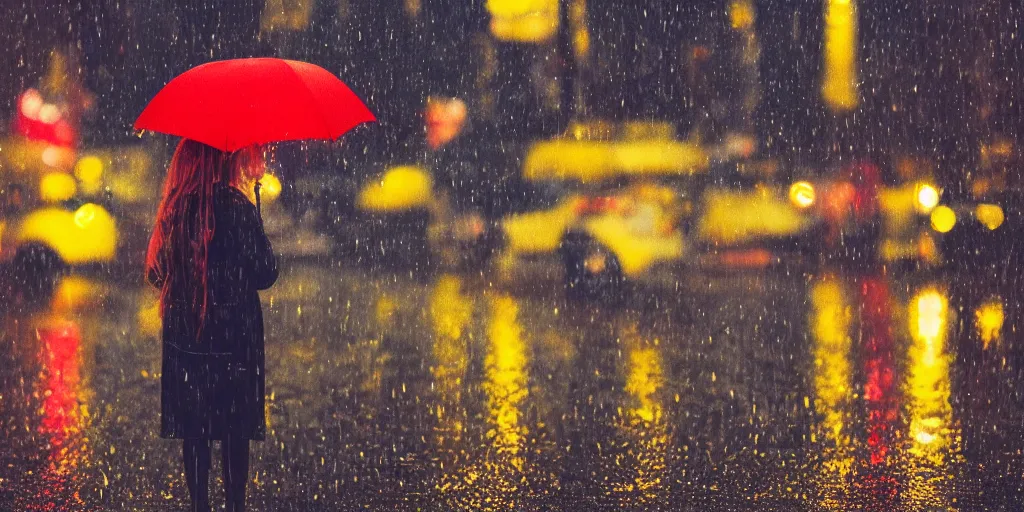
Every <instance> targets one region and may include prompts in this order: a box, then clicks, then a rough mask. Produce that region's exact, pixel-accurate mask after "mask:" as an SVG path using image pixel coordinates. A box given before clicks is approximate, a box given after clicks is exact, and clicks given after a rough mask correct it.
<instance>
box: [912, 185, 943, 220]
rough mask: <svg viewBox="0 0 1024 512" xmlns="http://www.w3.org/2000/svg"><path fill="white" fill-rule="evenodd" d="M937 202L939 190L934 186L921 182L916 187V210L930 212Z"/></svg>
mask: <svg viewBox="0 0 1024 512" xmlns="http://www.w3.org/2000/svg"><path fill="white" fill-rule="evenodd" d="M938 204H939V191H938V190H936V189H935V187H933V186H931V185H928V184H922V185H918V187H917V211H919V212H921V213H928V212H931V211H932V210H933V209H934V208H935V207H936V206H938Z"/></svg>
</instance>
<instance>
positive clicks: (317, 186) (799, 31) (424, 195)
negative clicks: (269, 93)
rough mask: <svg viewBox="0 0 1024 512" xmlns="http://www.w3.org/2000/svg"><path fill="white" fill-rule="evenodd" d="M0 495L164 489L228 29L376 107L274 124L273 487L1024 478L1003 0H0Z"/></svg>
mask: <svg viewBox="0 0 1024 512" xmlns="http://www.w3.org/2000/svg"><path fill="white" fill-rule="evenodd" d="M0 9H2V13H3V16H0V43H2V44H0V47H3V48H4V49H5V51H4V52H3V54H2V55H0V187H2V188H0V317H2V323H0V326H2V330H0V359H2V361H0V438H2V439H3V441H2V442H0V509H4V510H6V509H12V510H22V509H27V510H80V509H81V510H120V509H125V510H165V509H166V510H171V509H175V508H176V507H177V508H180V507H181V506H182V505H183V503H184V501H183V500H185V499H186V498H187V491H186V490H185V488H184V482H183V480H182V477H181V475H180V468H179V466H178V461H177V451H176V449H177V448H176V446H171V445H169V444H168V443H166V442H163V441H161V440H160V439H159V438H157V436H156V433H157V429H156V425H157V423H156V422H157V412H156V411H157V409H156V403H157V402H156V401H157V400H158V399H159V393H158V389H159V388H158V383H159V372H160V365H159V342H158V339H159V338H158V335H159V327H160V319H159V315H158V313H157V292H156V291H155V290H152V289H149V288H148V287H147V286H146V285H145V284H144V283H143V281H142V261H143V259H144V258H143V254H144V250H145V244H146V241H147V237H148V236H149V232H150V231H149V230H150V228H151V226H152V221H153V217H154V214H155V210H156V202H157V200H158V199H159V193H160V186H161V183H162V179H163V175H164V170H165V168H166V165H167V163H168V160H169V157H170V154H171V151H172V149H173V147H174V144H175V143H176V140H174V139H173V138H172V137H168V136H164V135H159V134H149V133H145V134H139V133H135V132H133V130H132V128H131V127H132V124H133V122H134V120H135V118H136V116H138V114H139V113H140V112H141V111H142V109H143V108H144V106H145V105H146V103H147V102H148V101H149V99H151V98H152V97H153V96H154V95H155V94H156V92H157V91H159V90H160V88H161V87H163V86H164V85H165V84H166V83H167V82H168V81H170V80H171V79H172V78H173V77H174V76H177V75H178V74H180V73H182V72H184V71H185V70H187V69H189V68H191V67H194V66H196V65H199V64H202V63H205V62H209V61H211V60H219V59H227V58H238V57H249V56H276V57H282V58H288V59H297V60H303V61H308V62H312V63H315V64H317V65H320V66H323V67H324V68H326V69H328V70H329V71H331V72H333V73H336V74H337V75H338V76H339V77H341V78H342V80H344V81H345V82H346V83H347V84H349V85H350V86H351V87H352V89H353V90H354V91H355V92H356V93H357V94H358V95H359V96H360V97H361V98H363V99H364V100H365V102H366V103H367V105H369V107H370V108H371V110H373V111H374V113H375V114H376V115H377V117H378V120H379V122H378V123H375V124H371V125H365V126H361V127H358V128H357V129H356V130H354V131H353V132H352V133H350V134H348V135H346V136H345V137H343V138H342V139H341V140H340V141H334V142H325V141H309V142H302V143H299V142H295V143H282V144H278V145H275V146H274V147H273V148H271V149H272V151H268V157H269V158H268V175H267V176H266V177H265V178H264V181H263V190H264V196H265V201H266V205H265V208H264V218H265V226H266V229H267V231H268V233H269V235H270V237H271V240H272V241H273V243H274V247H275V249H276V251H277V252H278V253H279V255H280V258H281V265H282V278H281V281H280V282H279V283H278V285H277V286H275V287H274V288H272V289H271V290H269V291H267V292H266V293H265V294H264V295H263V300H264V307H265V308H266V310H267V326H268V327H267V329H268V330H267V333H268V334H267V347H268V362H269V363H268V393H269V396H268V411H267V414H268V418H269V424H270V425H271V426H272V428H271V432H270V433H269V434H268V440H267V442H265V443H263V444H262V445H261V446H260V447H259V448H257V449H256V451H254V463H253V475H252V476H253V479H254V480H253V485H251V486H250V487H251V491H250V493H251V496H252V497H253V498H252V499H253V503H254V508H255V509H256V510H339V509H343V510H347V509H354V508H362V507H369V508H378V509H388V510H390V509H396V508H398V509H408V510H414V509H428V510H447V509H452V510H482V509H501V510H509V509H513V510H602V509H607V508H609V507H616V508H624V509H627V510H632V509H635V510H691V509H694V510H696V509H711V510H852V509H871V510H892V509H911V510H937V509H943V510H946V509H962V510H1014V509H1016V507H1017V505H1016V501H1015V496H1017V495H1019V494H1020V493H1021V492H1024V490H1022V485H1024V484H1022V482H1024V457H1022V456H1021V449H1024V446H1021V441H1020V439H1021V422H1020V421H1019V418H1020V417H1021V416H1020V415H1021V413H1022V412H1024V397H1022V396H1021V395H1020V392H1019V388H1020V387H1021V384H1022V383H1024V380H1022V377H1021V374H1020V368H1022V365H1024V359H1022V355H1024V353H1021V352H1019V351H1016V346H1017V344H1016V338H1017V336H1018V335H1017V332H1018V327H1019V325H1018V324H1019V322H1020V318H1021V302H1020V295H1021V292H1020V284H1021V283H1020V281H1019V280H1018V277H1017V276H1018V273H1019V271H1020V269H1021V268H1022V267H1021V263H1022V259H1024V253H1022V252H1021V244H1020V243H1018V241H1019V240H1022V239H1024V238H1022V235H1024V217H1022V215H1024V183H1022V182H1021V177H1020V176H1021V171H1022V166H1024V158H1022V155H1021V137H1022V130H1024V112H1022V108H1021V102H1022V99H1024V98H1022V95H1024V43H1022V41H1021V35H1020V26H1021V23H1022V22H1024V8H1022V6H1021V5H1020V2H1018V1H1016V0H978V1H974V2H948V1H931V0H919V1H910V0H887V1H883V0H693V1H678V2H673V1H668V0H662V1H656V0H605V1H596V0H459V1H456V0H387V1H382V0H266V1H265V2H264V1H257V0H245V1H237V2H215V1H210V2H205V3H204V2H196V1H191V0H173V1H168V2H158V1H153V0H117V1H114V0H94V1H85V0H82V1H77V2H56V1H41V2H29V1H27V0H7V1H5V2H4V3H3V5H2V7H0Z"/></svg>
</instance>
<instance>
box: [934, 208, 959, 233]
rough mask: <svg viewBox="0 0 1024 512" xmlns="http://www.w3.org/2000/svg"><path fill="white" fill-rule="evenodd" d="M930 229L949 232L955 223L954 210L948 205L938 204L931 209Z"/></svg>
mask: <svg viewBox="0 0 1024 512" xmlns="http://www.w3.org/2000/svg"><path fill="white" fill-rule="evenodd" d="M931 221H932V229H934V230H935V231H938V232H939V233H949V232H950V230H952V229H953V226H955V225H956V212H954V211H953V209H952V208H950V207H948V206H939V207H938V208H935V209H934V210H932V215H931Z"/></svg>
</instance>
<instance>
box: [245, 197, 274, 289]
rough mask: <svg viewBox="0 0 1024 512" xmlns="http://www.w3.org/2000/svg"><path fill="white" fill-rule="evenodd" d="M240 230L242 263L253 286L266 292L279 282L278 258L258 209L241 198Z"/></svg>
mask: <svg viewBox="0 0 1024 512" xmlns="http://www.w3.org/2000/svg"><path fill="white" fill-rule="evenodd" d="M235 208H236V209H237V210H238V215H237V218H238V220H239V222H238V228H239V235H240V236H239V241H240V242H241V245H242V247H240V251H241V258H240V260H241V262H242V265H243V267H244V270H245V272H246V275H247V276H248V279H251V280H252V284H253V285H254V286H255V287H256V289H257V290H266V289H267V288H270V287H271V285H273V284H274V282H275V281H277V274H278V271H277V258H275V257H274V249H273V247H271V245H270V240H269V239H268V238H267V234H266V233H265V232H264V231H263V221H262V220H261V219H260V217H259V214H258V213H257V212H256V207H255V206H253V205H252V203H249V202H248V201H242V200H241V198H239V200H238V201H237V202H236V206H235Z"/></svg>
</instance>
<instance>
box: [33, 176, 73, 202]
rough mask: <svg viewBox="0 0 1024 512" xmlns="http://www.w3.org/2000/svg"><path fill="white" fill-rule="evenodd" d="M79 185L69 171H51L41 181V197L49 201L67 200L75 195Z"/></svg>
mask: <svg viewBox="0 0 1024 512" xmlns="http://www.w3.org/2000/svg"><path fill="white" fill-rule="evenodd" d="M77 191H78V187H77V185H76V184H75V179H74V178H72V177H71V176H70V175H68V174H67V173H63V172H51V173H47V174H46V175H45V176H43V179H42V180H40V181H39V198H40V199H42V200H43V201H46V202H48V203H59V202H61V201H67V200H68V199H71V198H72V197H74V196H75V192H77Z"/></svg>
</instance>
